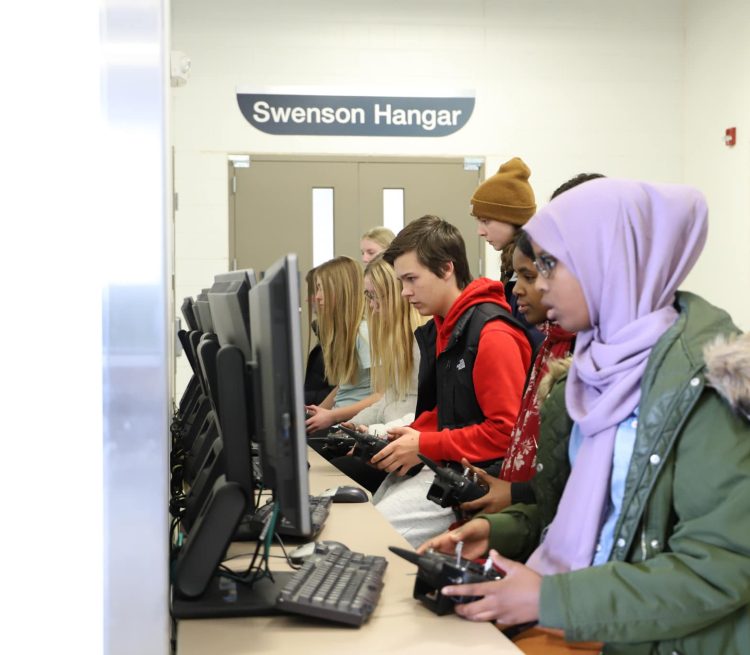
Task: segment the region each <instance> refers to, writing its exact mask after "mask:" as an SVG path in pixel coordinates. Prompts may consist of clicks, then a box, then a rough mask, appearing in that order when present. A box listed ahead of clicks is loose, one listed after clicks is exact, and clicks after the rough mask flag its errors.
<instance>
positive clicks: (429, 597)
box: [388, 546, 503, 615]
mask: <svg viewBox="0 0 750 655" xmlns="http://www.w3.org/2000/svg"><path fill="white" fill-rule="evenodd" d="M388 550H390V551H391V552H393V553H395V554H396V555H398V556H399V557H403V558H404V559H405V560H407V561H409V562H411V563H412V564H416V565H417V566H418V567H419V568H418V570H417V579H416V582H415V583H414V598H416V599H417V600H421V601H422V602H423V603H424V604H425V605H427V607H428V608H429V609H431V610H432V611H433V612H435V614H440V615H442V614H448V613H449V612H452V611H453V605H454V604H457V603H471V602H472V601H475V600H479V598H480V596H443V595H442V594H441V593H440V590H441V589H442V588H443V587H445V586H446V585H457V584H468V583H473V582H489V581H491V580H499V579H500V578H502V577H503V575H502V573H500V572H499V571H497V570H495V569H494V568H490V569H488V570H485V569H484V568H483V567H482V566H481V565H480V564H477V563H476V562H472V561H470V560H467V559H463V558H460V557H459V558H457V557H455V556H450V555H444V554H443V553H438V552H435V551H433V550H430V551H427V552H426V553H425V554H424V555H418V554H417V553H415V552H413V551H410V550H406V549H405V548H398V547H396V546H389V547H388Z"/></svg>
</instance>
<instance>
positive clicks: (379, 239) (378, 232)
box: [359, 225, 396, 250]
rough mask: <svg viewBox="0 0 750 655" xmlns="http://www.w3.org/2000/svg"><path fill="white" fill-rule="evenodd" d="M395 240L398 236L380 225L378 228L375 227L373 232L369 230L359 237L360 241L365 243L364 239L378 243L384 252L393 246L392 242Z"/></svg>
mask: <svg viewBox="0 0 750 655" xmlns="http://www.w3.org/2000/svg"><path fill="white" fill-rule="evenodd" d="M395 238H396V235H395V234H393V232H392V231H391V230H389V229H388V228H387V227H383V226H382V225H379V226H378V227H374V228H372V229H371V230H367V232H365V233H364V234H363V235H362V236H361V237H359V240H360V241H363V240H364V239H368V240H369V241H372V242H374V243H377V244H378V245H379V246H380V247H381V248H382V249H383V250H385V249H386V248H387V247H388V246H390V245H391V241H393V240H394V239H395Z"/></svg>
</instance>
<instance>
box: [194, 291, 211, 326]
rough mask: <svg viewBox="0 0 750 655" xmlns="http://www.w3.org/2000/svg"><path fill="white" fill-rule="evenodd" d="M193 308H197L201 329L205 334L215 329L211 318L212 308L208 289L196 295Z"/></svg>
mask: <svg viewBox="0 0 750 655" xmlns="http://www.w3.org/2000/svg"><path fill="white" fill-rule="evenodd" d="M193 308H194V309H195V310H196V312H195V313H196V316H197V318H198V322H199V323H200V326H201V331H202V332H203V333H204V334H205V333H207V332H213V331H214V324H213V321H212V320H211V309H210V308H209V306H208V289H202V290H201V292H200V293H199V294H198V295H197V296H196V297H195V301H194V302H193Z"/></svg>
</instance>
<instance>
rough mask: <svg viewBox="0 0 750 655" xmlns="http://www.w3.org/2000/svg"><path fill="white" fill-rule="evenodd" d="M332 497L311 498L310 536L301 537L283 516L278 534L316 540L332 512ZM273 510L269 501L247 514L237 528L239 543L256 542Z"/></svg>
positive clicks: (278, 521) (236, 537)
mask: <svg viewBox="0 0 750 655" xmlns="http://www.w3.org/2000/svg"><path fill="white" fill-rule="evenodd" d="M332 502H333V499H332V498H331V496H310V523H311V525H312V531H311V533H310V534H308V535H301V534H299V531H298V530H296V528H295V527H294V526H293V525H292V524H291V523H289V521H288V520H287V519H285V518H284V517H283V516H282V517H280V519H277V525H276V532H278V534H279V536H281V537H303V538H305V539H306V540H310V539H314V538H315V537H317V536H318V535H319V534H320V531H321V530H322V529H323V526H324V525H325V522H326V519H327V518H328V514H329V513H330V511H331V503H332ZM272 510H273V502H271V501H269V502H267V503H266V504H265V505H262V506H261V507H259V508H258V509H256V510H255V512H254V513H252V514H245V516H243V517H242V520H241V521H240V524H239V525H238V526H237V530H236V531H235V534H234V538H235V540H237V541H255V540H256V539H258V537H259V536H260V533H261V531H262V530H263V526H264V525H265V523H266V521H267V520H268V517H269V516H270V515H271V511H272Z"/></svg>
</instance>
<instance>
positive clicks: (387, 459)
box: [370, 427, 420, 476]
mask: <svg viewBox="0 0 750 655" xmlns="http://www.w3.org/2000/svg"><path fill="white" fill-rule="evenodd" d="M388 439H390V441H391V443H389V444H388V445H387V446H386V447H385V448H383V450H381V451H380V452H379V453H375V455H373V457H372V459H371V460H370V464H372V465H373V466H375V467H376V468H379V469H380V470H381V471H387V472H388V473H395V474H396V475H398V476H404V475H406V473H407V471H408V470H409V469H410V468H411V467H412V466H415V465H417V464H419V462H420V460H419V457H418V456H417V455H418V453H419V432H417V431H416V430H414V429H413V428H408V427H402V428H391V429H390V430H388Z"/></svg>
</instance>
